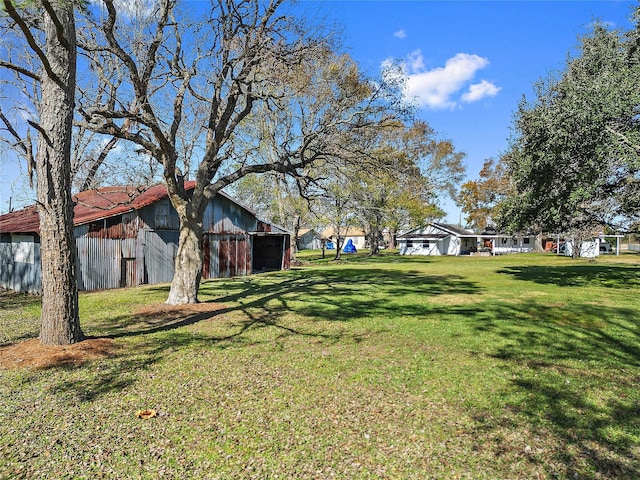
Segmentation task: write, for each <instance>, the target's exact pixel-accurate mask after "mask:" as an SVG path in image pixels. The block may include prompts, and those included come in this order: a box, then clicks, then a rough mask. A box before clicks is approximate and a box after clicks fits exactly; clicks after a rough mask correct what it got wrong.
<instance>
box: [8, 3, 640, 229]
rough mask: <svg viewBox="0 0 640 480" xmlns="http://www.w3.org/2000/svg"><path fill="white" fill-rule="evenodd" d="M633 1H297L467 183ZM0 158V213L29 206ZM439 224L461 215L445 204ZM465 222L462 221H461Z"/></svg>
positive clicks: (21, 172)
mask: <svg viewBox="0 0 640 480" xmlns="http://www.w3.org/2000/svg"><path fill="white" fill-rule="evenodd" d="M635 5H638V3H637V2H635V1H623V0H620V1H613V0H612V1H551V0H548V1H507V0H501V1H483V0H475V1H453V0H440V1H432V0H412V1H402V0H386V1H372V0H333V1H330V0H302V1H301V2H300V3H299V6H300V8H301V9H302V10H303V11H306V12H308V14H309V15H314V16H316V17H323V18H324V19H325V21H326V22H327V23H328V24H335V25H336V27H337V28H339V29H340V30H341V31H342V38H343V48H344V49H345V50H346V51H347V53H349V54H350V55H351V56H352V57H353V58H354V59H355V60H356V61H358V62H359V64H360V65H361V67H362V68H363V69H364V70H365V71H366V72H367V73H369V74H371V75H374V76H375V75H379V74H380V72H381V69H382V68H383V67H384V65H385V64H386V63H388V62H389V61H390V60H395V61H401V62H403V64H404V71H405V73H406V75H407V92H406V94H407V98H411V99H412V100H413V101H415V102H416V103H417V104H418V105H419V108H418V116H419V118H420V119H422V120H425V121H426V122H427V123H429V125H430V126H431V127H432V128H433V129H434V130H435V131H436V132H437V133H438V135H439V136H440V137H441V138H446V139H449V140H451V141H452V142H453V144H454V145H455V147H456V148H457V149H458V150H460V151H463V152H465V153H466V159H465V163H466V166H467V178H468V179H474V178H477V175H478V172H479V171H480V168H481V167H482V164H483V162H484V160H486V159H488V158H491V157H498V156H500V154H501V153H503V152H505V151H506V150H507V148H508V140H509V137H510V135H511V125H512V120H513V115H514V112H515V111H516V110H517V107H518V102H519V101H520V100H521V99H522V97H523V95H525V96H526V97H527V98H529V99H532V98H533V97H532V91H533V90H532V87H533V84H534V82H536V81H537V80H539V79H541V78H545V77H547V76H548V75H549V74H550V73H552V72H554V71H559V70H562V69H563V66H564V62H565V60H566V58H567V55H568V54H569V53H570V52H571V51H572V50H573V49H575V47H576V45H577V43H578V37H579V36H581V35H584V34H586V33H588V32H589V31H590V28H591V25H592V24H593V21H594V20H600V21H602V22H606V24H607V25H609V26H611V27H612V28H621V29H624V30H628V29H630V28H632V24H631V22H630V20H629V17H630V15H631V12H632V9H633V7H634V6H635ZM2 155H3V154H2V153H0V172H1V173H0V212H1V213H6V212H7V210H8V202H9V198H10V197H13V205H14V207H15V206H16V205H20V204H21V203H31V202H33V199H34V198H35V193H34V192H29V191H27V193H26V194H24V193H20V192H21V191H24V188H23V185H24V181H25V167H24V165H18V164H17V161H16V160H15V158H12V157H11V156H8V155H6V154H5V156H4V158H3V157H2ZM443 207H444V209H445V211H446V212H447V218H446V221H448V222H450V223H458V222H459V221H460V217H461V213H460V211H459V209H458V208H457V207H456V206H455V204H454V203H453V202H452V201H451V200H445V201H444V202H443ZM463 221H464V220H463Z"/></svg>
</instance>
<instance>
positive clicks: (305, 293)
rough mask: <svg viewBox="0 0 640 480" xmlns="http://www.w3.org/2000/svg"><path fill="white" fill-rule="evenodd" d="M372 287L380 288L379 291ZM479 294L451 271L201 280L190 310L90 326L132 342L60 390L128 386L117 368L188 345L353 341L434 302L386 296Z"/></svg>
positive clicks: (85, 393) (90, 393)
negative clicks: (373, 319) (373, 320)
mask: <svg viewBox="0 0 640 480" xmlns="http://www.w3.org/2000/svg"><path fill="white" fill-rule="evenodd" d="M153 288H154V289H160V290H164V289H168V287H167V286H156V287H153ZM376 289H382V290H383V292H382V293H383V294H380V292H378V291H377V290H376ZM479 291H480V287H478V286H477V285H475V284H473V283H472V282H468V281H466V280H464V279H462V278H460V277H457V276H430V275H424V274H421V273H419V272H404V271H395V270H388V269H378V268H367V269H358V270H355V271H351V270H348V269H347V270H342V269H341V270H339V271H319V270H299V271H295V272H288V273H286V274H282V275H279V274H278V275H269V276H261V277H260V278H255V277H243V278H234V279H222V280H212V281H207V282H204V283H203V284H202V286H201V290H200V292H201V298H203V299H205V300H206V301H205V302H204V304H203V305H202V306H201V307H198V306H196V307H195V310H190V309H189V308H187V309H185V310H180V309H179V308H178V309H172V308H170V307H168V308H167V310H166V311H165V312H164V313H163V312H156V314H154V313H153V312H151V313H148V314H144V313H143V314H140V313H133V314H131V315H125V316H123V315H121V316H117V317H113V318H106V319H105V320H104V321H103V322H101V323H99V324H95V325H93V326H92V328H93V330H94V331H96V332H97V333H98V334H99V335H101V336H107V337H110V338H113V339H116V340H125V341H127V342H129V341H131V342H133V345H135V347H134V348H133V349H131V348H127V349H126V350H125V349H123V350H122V351H121V352H119V353H118V354H117V355H116V356H115V358H113V359H109V361H108V362H107V363H108V364H109V365H108V367H107V368H105V369H103V370H102V371H100V372H94V373H92V376H91V377H90V378H87V379H82V380H81V379H77V380H72V381H68V382H66V383H65V384H64V385H60V386H59V387H58V388H59V391H61V392H62V391H67V392H69V391H72V390H75V391H76V393H77V395H80V396H81V398H83V399H87V400H92V399H94V398H96V397H98V396H100V395H103V394H106V393H109V392H113V391H117V390H119V389H123V388H126V387H127V386H128V385H129V383H127V382H129V381H132V380H127V379H126V378H125V379H123V378H122V375H119V374H118V372H119V371H131V370H140V369H148V368H150V367H151V366H152V365H153V364H155V363H157V362H160V361H162V360H163V358H164V357H165V356H167V355H168V354H170V353H171V352H174V351H176V350H181V349H184V348H190V347H194V348H205V349H210V348H217V349H227V348H230V347H232V346H233V347H234V348H243V347H244V346H249V345H255V344H256V343H259V342H263V343H267V342H272V343H276V344H280V345H284V344H285V343H282V342H286V341H287V340H292V339H293V340H295V339H296V338H301V339H304V338H306V339H309V340H310V341H313V342H315V343H318V342H320V343H322V344H328V345H330V344H335V343H346V344H358V343H360V342H362V341H363V340H364V339H365V338H366V337H369V336H370V335H375V334H381V333H383V332H375V331H372V330H371V329H370V328H368V329H363V328H359V329H358V328H351V327H349V326H348V325H347V324H348V323H349V322H353V321H357V320H358V319H362V318H367V317H369V316H372V315H373V316H384V315H385V314H393V315H398V314H399V310H400V311H401V313H402V314H404V315H428V314H429V313H430V309H431V308H432V307H430V306H429V305H428V304H427V303H426V302H425V303H419V302H411V303H409V304H406V305H404V306H402V305H398V303H397V302H395V303H394V302H393V301H392V300H395V299H397V298H398V297H402V296H404V295H411V294H414V295H420V296H422V297H424V298H429V297H433V296H437V295H442V294H461V295H462V294H465V295H471V294H475V293H478V292H479ZM368 292H369V293H371V292H373V294H368ZM207 306H211V308H207ZM197 308H203V309H204V310H203V311H198V310H197ZM292 316H293V317H294V318H293V320H292V319H291V317H292ZM211 321H213V322H216V323H215V324H213V325H204V326H203V327H202V328H198V329H195V330H194V329H185V328H184V327H189V326H194V325H198V324H204V323H205V322H211ZM263 329H269V332H268V334H265V335H260V330H263ZM203 332H204V333H203ZM114 365H115V367H114ZM78 392H80V393H78Z"/></svg>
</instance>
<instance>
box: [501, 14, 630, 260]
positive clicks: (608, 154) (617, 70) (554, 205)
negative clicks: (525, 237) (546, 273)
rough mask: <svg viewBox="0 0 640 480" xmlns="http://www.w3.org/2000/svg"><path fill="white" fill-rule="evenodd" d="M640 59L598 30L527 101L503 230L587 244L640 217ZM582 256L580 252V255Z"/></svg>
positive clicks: (625, 42)
mask: <svg viewBox="0 0 640 480" xmlns="http://www.w3.org/2000/svg"><path fill="white" fill-rule="evenodd" d="M639 60H640V57H639V55H638V50H637V48H636V44H635V43H634V42H633V41H630V40H629V39H628V38H627V37H626V36H625V35H624V34H623V33H621V32H618V31H609V30H607V29H606V28H604V27H603V26H602V25H596V26H595V27H594V30H593V32H592V33H591V34H589V35H586V36H584V37H583V38H582V39H581V42H580V45H579V49H578V54H577V55H576V56H575V57H573V58H569V59H568V60H567V64H566V67H565V69H564V71H562V72H560V73H559V74H557V75H555V76H551V77H550V78H548V79H546V80H542V81H540V82H538V83H537V84H536V89H535V91H536V98H535V100H534V101H533V102H528V101H526V100H523V101H522V102H521V104H520V107H519V109H518V112H517V113H516V119H515V132H516V136H515V138H514V141H513V144H512V148H511V151H510V152H509V155H508V156H507V164H508V168H509V175H510V177H511V179H512V180H513V185H514V188H515V191H514V193H513V194H511V195H509V196H508V198H507V199H506V200H505V202H504V203H503V204H502V207H501V209H500V215H499V221H500V224H501V225H503V226H505V227H507V228H509V229H511V230H518V229H523V228H528V227H531V226H536V227H538V228H539V229H540V230H545V231H561V232H568V233H573V234H574V235H575V237H576V238H577V239H578V243H580V239H581V238H582V237H583V236H584V235H586V234H587V233H588V232H590V231H591V230H592V229H593V228H595V227H601V226H603V225H609V226H611V227H619V226H623V225H625V224H627V223H629V222H630V221H633V220H634V219H637V218H638V215H639V214H640V202H638V199H639V196H640V194H639V190H638V189H639V187H640V178H639V172H640V161H639V160H640V157H639V151H638V147H637V146H638V145H640V129H639V128H638V119H637V114H638V106H639V105H640V89H638V85H640V61H639ZM574 250H575V251H577V250H578V249H574Z"/></svg>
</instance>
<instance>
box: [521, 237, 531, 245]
mask: <svg viewBox="0 0 640 480" xmlns="http://www.w3.org/2000/svg"><path fill="white" fill-rule="evenodd" d="M522 243H524V244H525V245H528V244H529V238H528V237H525V238H523V239H522Z"/></svg>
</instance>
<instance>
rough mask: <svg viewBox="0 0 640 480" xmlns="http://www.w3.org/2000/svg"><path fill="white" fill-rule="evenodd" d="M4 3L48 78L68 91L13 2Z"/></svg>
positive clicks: (8, 0)
mask: <svg viewBox="0 0 640 480" xmlns="http://www.w3.org/2000/svg"><path fill="white" fill-rule="evenodd" d="M2 2H3V4H4V8H5V10H6V11H7V13H8V14H9V16H10V17H11V18H12V19H13V20H14V21H15V22H16V23H17V24H18V27H19V28H20V30H21V31H22V34H23V35H24V38H25V39H26V40H27V43H28V44H29V47H30V48H31V50H33V53H35V54H36V55H37V57H38V58H39V59H40V62H42V66H43V67H44V70H45V71H46V72H47V76H48V77H49V78H50V79H51V80H53V81H54V82H55V83H56V84H57V85H58V86H59V87H60V88H62V89H63V90H66V85H65V84H64V82H63V81H62V80H61V79H60V77H58V75H56V74H55V72H54V71H53V70H52V69H51V64H50V63H49V60H48V59H47V56H46V55H45V53H44V52H43V51H42V49H41V48H40V47H39V46H38V44H37V43H36V39H35V38H33V35H32V34H31V30H29V27H28V26H27V24H26V23H25V21H24V19H23V18H22V17H21V16H20V14H19V13H18V12H17V11H16V9H15V8H14V6H13V3H12V0H2Z"/></svg>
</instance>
